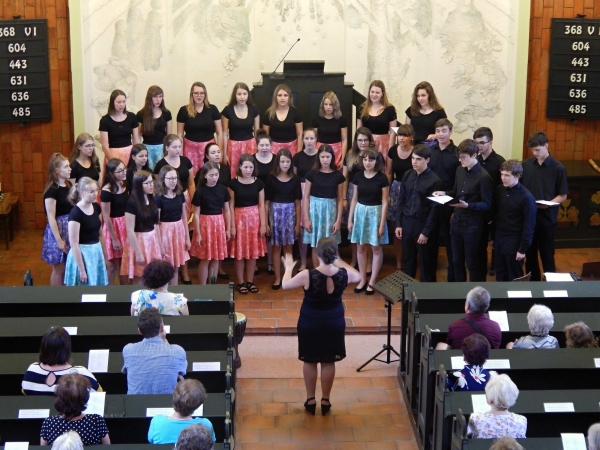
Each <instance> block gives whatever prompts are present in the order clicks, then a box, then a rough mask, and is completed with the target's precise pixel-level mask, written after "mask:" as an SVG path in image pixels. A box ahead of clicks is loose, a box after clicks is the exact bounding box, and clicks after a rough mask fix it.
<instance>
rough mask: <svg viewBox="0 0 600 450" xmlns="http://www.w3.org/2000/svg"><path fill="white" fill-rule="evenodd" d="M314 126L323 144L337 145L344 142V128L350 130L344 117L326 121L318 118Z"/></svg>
mask: <svg viewBox="0 0 600 450" xmlns="http://www.w3.org/2000/svg"><path fill="white" fill-rule="evenodd" d="M312 126H313V128H316V129H317V133H318V135H319V142H321V143H322V144H335V143H337V142H342V128H348V123H347V122H346V119H344V118H343V117H338V118H337V119H336V118H335V117H334V118H331V119H326V118H325V117H321V116H318V117H315V120H313V123H312Z"/></svg>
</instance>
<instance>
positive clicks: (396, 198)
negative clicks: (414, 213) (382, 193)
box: [387, 180, 402, 222]
mask: <svg viewBox="0 0 600 450" xmlns="http://www.w3.org/2000/svg"><path fill="white" fill-rule="evenodd" d="M401 186H402V183H401V182H400V181H398V180H394V181H392V185H391V186H390V201H389V204H388V212H387V220H391V221H393V222H396V219H397V218H398V213H399V212H400V187H401Z"/></svg>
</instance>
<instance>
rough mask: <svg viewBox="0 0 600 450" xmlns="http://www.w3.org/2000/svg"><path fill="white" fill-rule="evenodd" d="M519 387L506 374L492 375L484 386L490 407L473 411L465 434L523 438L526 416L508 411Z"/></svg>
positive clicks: (485, 436) (514, 400)
mask: <svg viewBox="0 0 600 450" xmlns="http://www.w3.org/2000/svg"><path fill="white" fill-rule="evenodd" d="M518 396H519V389H518V388H517V386H516V385H515V383H513V382H512V380H511V379H510V377H509V376H508V375H506V374H502V375H492V377H491V378H490V381H488V383H487V385H486V386H485V397H486V401H487V404H488V405H490V407H491V409H490V410H489V411H486V412H474V413H473V414H471V416H470V417H469V426H468V428H467V435H468V436H469V438H473V439H496V438H499V437H502V436H510V437H514V438H524V437H525V433H526V431H527V418H526V417H524V416H521V415H519V414H515V413H512V412H510V411H509V410H508V409H509V408H510V407H511V406H513V405H514V404H515V402H516V401H517V397H518Z"/></svg>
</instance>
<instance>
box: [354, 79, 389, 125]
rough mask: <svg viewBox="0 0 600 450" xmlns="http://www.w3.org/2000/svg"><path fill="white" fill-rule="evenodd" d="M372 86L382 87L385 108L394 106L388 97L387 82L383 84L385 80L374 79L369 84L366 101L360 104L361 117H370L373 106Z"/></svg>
mask: <svg viewBox="0 0 600 450" xmlns="http://www.w3.org/2000/svg"><path fill="white" fill-rule="evenodd" d="M372 87H378V88H379V89H381V93H382V96H381V103H382V104H383V108H384V109H385V108H387V107H388V106H392V104H391V103H390V102H389V100H388V98H387V91H386V90H385V84H383V81H381V80H373V81H371V84H370V85H369V91H368V92H367V99H366V100H365V102H364V103H363V104H362V105H360V118H361V119H366V118H367V117H369V110H370V109H371V106H373V102H372V101H371V88H372Z"/></svg>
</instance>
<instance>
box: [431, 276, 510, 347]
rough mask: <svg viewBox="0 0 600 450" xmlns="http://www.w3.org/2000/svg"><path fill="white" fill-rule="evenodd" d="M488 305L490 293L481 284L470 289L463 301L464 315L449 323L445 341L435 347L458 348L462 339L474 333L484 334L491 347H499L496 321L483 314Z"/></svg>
mask: <svg viewBox="0 0 600 450" xmlns="http://www.w3.org/2000/svg"><path fill="white" fill-rule="evenodd" d="M489 307H490V293H489V292H488V291H487V290H485V289H484V288H482V287H481V286H476V287H474V288H473V289H471V290H470V291H469V293H468V294H467V301H466V302H465V313H466V314H465V317H463V318H462V319H458V320H455V321H454V322H452V323H451V324H450V326H449V327H448V337H447V338H446V343H443V342H440V343H439V344H438V345H437V347H436V349H437V350H446V349H448V348H451V349H454V350H458V349H460V348H462V344H463V341H464V340H465V339H466V338H467V337H469V336H471V335H472V334H475V333H479V334H482V335H483V336H485V337H486V338H487V340H488V341H489V342H490V345H491V346H492V348H500V342H501V341H502V332H501V331H500V325H498V322H494V321H493V320H490V319H489V318H488V316H487V315H486V314H485V313H486V312H487V310H488V309H489Z"/></svg>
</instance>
